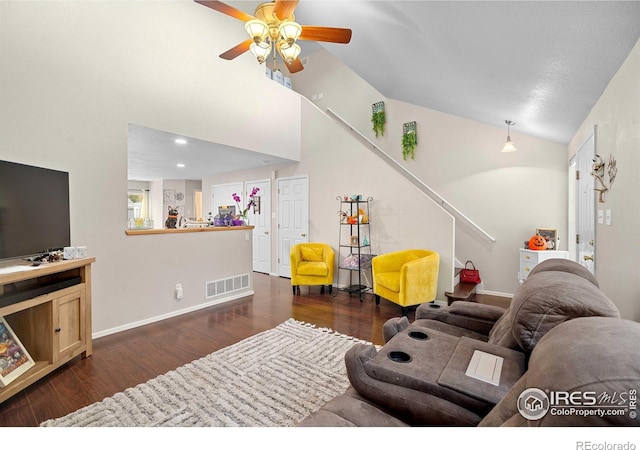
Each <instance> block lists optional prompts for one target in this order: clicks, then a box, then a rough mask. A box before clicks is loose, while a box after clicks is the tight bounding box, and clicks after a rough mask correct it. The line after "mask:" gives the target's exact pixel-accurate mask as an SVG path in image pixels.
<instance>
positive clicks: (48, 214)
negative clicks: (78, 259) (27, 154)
mask: <svg viewBox="0 0 640 450" xmlns="http://www.w3.org/2000/svg"><path fill="white" fill-rule="evenodd" d="M70 242H71V237H70V216H69V173H67V172H60V171H57V170H51V169H45V168H42V167H33V166H27V165H24V164H18V163H13V162H8V161H0V259H11V258H21V257H27V256H32V255H37V254H42V253H46V252H47V251H50V250H52V249H57V248H62V247H68V246H70Z"/></svg>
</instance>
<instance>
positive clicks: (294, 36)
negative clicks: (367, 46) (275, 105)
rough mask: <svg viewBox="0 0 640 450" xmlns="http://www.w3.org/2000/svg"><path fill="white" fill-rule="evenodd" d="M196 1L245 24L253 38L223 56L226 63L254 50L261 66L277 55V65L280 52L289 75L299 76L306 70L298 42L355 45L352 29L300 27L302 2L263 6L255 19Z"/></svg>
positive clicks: (226, 7) (293, 0) (203, 0)
mask: <svg viewBox="0 0 640 450" xmlns="http://www.w3.org/2000/svg"><path fill="white" fill-rule="evenodd" d="M194 1H195V2H196V3H200V4H201V5H204V6H206V7H208V8H211V9H214V10H216V11H218V12H221V13H223V14H226V15H228V16H231V17H234V18H236V19H238V20H242V21H243V22H245V29H246V30H247V32H248V33H249V36H250V38H249V39H247V40H246V41H243V42H241V43H239V44H238V45H236V46H235V47H232V48H230V49H229V50H227V51H226V52H224V53H222V54H221V55H220V58H223V59H227V60H231V59H234V58H236V57H238V56H240V55H242V54H243V53H245V52H246V51H248V50H251V51H252V52H253V53H254V55H255V56H256V58H257V59H258V62H259V63H263V62H264V61H266V59H267V57H268V56H269V54H270V53H271V51H273V59H274V64H275V59H276V51H277V53H279V54H280V56H281V57H282V59H283V61H284V62H285V63H286V64H287V67H288V69H289V72H291V73H295V72H299V71H301V70H302V69H304V67H303V65H302V62H301V61H300V58H298V56H299V55H300V51H301V49H300V46H299V45H298V44H296V40H298V39H300V40H303V41H320V42H334V43H338V44H348V43H349V41H351V30H350V29H348V28H331V27H318V26H310V25H299V24H298V23H296V21H295V17H294V15H293V11H294V10H295V9H296V6H298V0H275V1H272V2H266V3H262V4H260V5H258V7H257V8H256V10H255V12H254V15H253V16H252V15H250V14H247V13H245V12H242V11H240V10H239V9H236V8H234V7H233V6H230V5H227V4H225V3H222V2H219V1H213V0H208V1H207V0H194Z"/></svg>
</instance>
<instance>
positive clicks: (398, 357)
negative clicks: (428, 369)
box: [387, 352, 411, 363]
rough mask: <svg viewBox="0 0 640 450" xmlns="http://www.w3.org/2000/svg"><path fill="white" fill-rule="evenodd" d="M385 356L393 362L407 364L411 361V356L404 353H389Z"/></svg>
mask: <svg viewBox="0 0 640 450" xmlns="http://www.w3.org/2000/svg"><path fill="white" fill-rule="evenodd" d="M387 356H388V357H389V359H390V360H391V361H393V362H398V363H408V362H410V361H411V356H409V355H408V354H407V353H405V352H389V354H388V355H387Z"/></svg>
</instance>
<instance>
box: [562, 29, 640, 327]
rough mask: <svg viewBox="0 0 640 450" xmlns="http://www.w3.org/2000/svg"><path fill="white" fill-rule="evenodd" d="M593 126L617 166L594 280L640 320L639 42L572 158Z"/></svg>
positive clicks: (599, 148) (599, 149)
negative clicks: (639, 274)
mask: <svg viewBox="0 0 640 450" xmlns="http://www.w3.org/2000/svg"><path fill="white" fill-rule="evenodd" d="M594 126H596V127H597V132H596V153H598V154H599V155H601V156H602V157H603V158H604V159H605V160H608V158H609V155H611V156H613V157H614V158H615V159H616V162H617V167H618V175H617V176H616V179H615V181H614V183H613V186H611V189H610V191H609V192H608V193H607V196H606V201H605V203H598V204H597V205H596V208H597V209H599V210H610V211H611V225H606V224H597V225H596V253H595V258H596V277H597V278H598V281H599V283H600V287H601V288H602V290H603V291H604V292H605V293H606V294H607V295H608V296H609V298H611V300H612V301H613V302H614V303H615V304H616V306H617V307H618V309H619V310H620V314H621V316H622V317H623V318H625V319H630V320H635V321H640V277H638V274H637V272H638V266H640V252H638V245H637V242H638V225H639V224H640V208H638V205H639V203H638V192H640V177H639V176H638V171H639V169H640V41H638V43H636V45H635V47H634V48H633V50H632V51H631V53H630V54H629V56H628V57H627V59H626V61H625V62H624V63H623V64H622V66H621V67H620V69H619V70H618V72H617V73H616V75H615V76H614V77H613V78H612V79H611V82H610V83H609V85H608V86H607V89H605V91H604V93H603V94H602V96H601V97H600V99H599V100H598V102H597V103H596V105H595V106H594V107H593V109H592V110H591V113H590V114H589V116H588V117H587V119H586V120H585V121H584V123H583V124H582V126H581V127H580V129H579V130H578V132H577V133H576V135H575V136H574V137H573V139H572V140H571V143H570V145H569V159H570V158H571V157H573V156H574V155H575V153H576V152H577V151H578V149H579V148H580V146H581V145H582V144H583V142H584V141H585V139H586V138H587V136H588V134H589V133H590V131H591V130H592V129H593V127H594ZM596 217H597V215H596Z"/></svg>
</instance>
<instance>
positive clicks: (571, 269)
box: [529, 258, 599, 287]
mask: <svg viewBox="0 0 640 450" xmlns="http://www.w3.org/2000/svg"><path fill="white" fill-rule="evenodd" d="M549 271H552V272H567V273H572V274H574V275H578V276H580V277H582V278H584V279H585V280H587V281H589V282H590V283H591V284H593V285H594V286H596V287H599V285H598V280H596V277H595V276H594V275H593V274H592V273H591V272H589V270H588V269H587V268H586V267H584V266H581V265H580V264H578V263H577V262H575V261H571V260H570V259H561V258H551V259H547V260H545V261H542V262H541V263H540V264H538V265H537V266H535V267H534V268H533V269H531V272H529V276H531V275H534V274H536V273H540V272H549Z"/></svg>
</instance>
